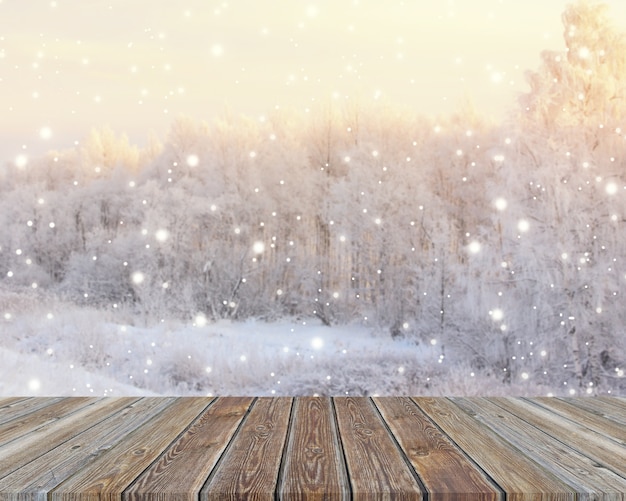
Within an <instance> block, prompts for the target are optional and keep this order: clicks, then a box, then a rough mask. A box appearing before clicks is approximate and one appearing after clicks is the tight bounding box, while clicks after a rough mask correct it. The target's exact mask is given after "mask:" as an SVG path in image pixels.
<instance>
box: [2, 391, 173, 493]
mask: <svg viewBox="0 0 626 501" xmlns="http://www.w3.org/2000/svg"><path fill="white" fill-rule="evenodd" d="M174 400H175V399H174V398H173V397H171V398H142V399H140V400H137V399H136V398H126V399H125V401H126V402H127V405H126V406H125V407H124V408H123V409H121V410H119V411H118V412H115V413H113V414H111V416H110V417H107V418H106V419H104V420H103V421H100V422H99V423H98V424H96V425H95V426H93V427H92V428H89V429H88V430H86V431H84V432H83V433H81V434H79V435H77V436H75V437H73V438H72V439H70V440H68V441H67V442H65V443H63V444H61V445H59V446H58V447H57V448H55V449H54V450H51V451H49V452H47V453H46V454H44V455H42V456H40V457H38V458H37V459H35V460H33V461H31V462H29V463H28V464H26V465H24V466H23V467H22V468H20V469H19V470H16V471H14V472H13V473H11V474H10V475H8V476H6V477H4V478H2V479H0V501H9V500H17V499H22V500H24V499H26V498H28V494H30V498H31V499H36V498H41V499H43V498H45V496H46V493H47V492H48V491H50V490H52V489H53V488H55V487H56V486H57V485H59V484H60V483H61V482H63V481H64V480H65V479H67V478H69V477H70V476H72V475H73V474H75V473H76V472H78V471H80V470H82V469H85V468H88V467H89V463H91V462H93V461H95V460H96V459H97V458H98V457H100V456H101V455H102V454H105V453H106V451H107V450H109V449H110V448H112V447H113V446H114V445H116V444H117V443H118V442H120V441H121V440H123V439H124V438H125V437H126V435H127V434H128V433H130V432H132V431H133V430H134V429H136V428H137V427H139V426H141V425H142V424H143V423H145V422H146V421H148V420H149V419H151V418H152V417H154V416H155V415H156V414H158V413H159V412H161V411H162V410H163V409H165V408H166V407H167V406H168V405H170V404H171V403H172V402H173V401H174ZM120 401H121V399H120Z"/></svg>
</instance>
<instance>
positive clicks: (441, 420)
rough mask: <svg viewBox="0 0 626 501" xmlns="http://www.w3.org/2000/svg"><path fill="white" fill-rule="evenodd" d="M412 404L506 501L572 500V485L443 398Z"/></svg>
mask: <svg viewBox="0 0 626 501" xmlns="http://www.w3.org/2000/svg"><path fill="white" fill-rule="evenodd" d="M413 400H414V401H415V403H417V405H418V406H419V408H420V409H422V410H423V411H424V412H425V413H426V415H427V416H428V417H430V418H431V419H432V420H433V421H434V422H435V423H436V424H437V426H438V427H439V428H441V429H442V430H443V431H444V433H446V434H447V435H448V436H449V437H450V438H451V439H452V440H454V442H456V443H457V444H458V445H459V446H460V447H461V449H463V451H464V452H465V453H466V454H467V455H468V456H469V457H471V458H472V459H473V460H474V461H475V462H476V463H478V465H479V466H480V467H481V468H482V469H483V470H484V471H485V472H486V473H487V474H488V475H489V476H490V477H491V478H492V479H493V480H494V481H495V482H496V483H497V484H498V485H499V486H500V488H501V489H503V490H504V491H505V492H506V499H507V501H518V500H519V501H548V500H561V501H575V499H576V493H575V490H574V489H573V488H572V486H570V485H568V484H567V483H565V482H563V481H562V480H560V479H559V478H557V477H556V476H555V475H554V474H553V473H551V472H549V471H546V470H545V469H544V468H542V467H541V466H540V465H539V464H538V463H537V462H535V461H533V460H532V459H530V458H528V457H527V456H525V455H524V454H523V453H522V452H521V451H520V450H519V449H518V448H517V447H515V446H514V445H513V444H511V443H510V442H508V441H506V440H505V439H504V438H502V437H501V436H500V435H498V434H496V433H495V432H494V431H493V430H490V429H489V428H488V427H486V426H485V425H483V424H482V423H480V422H478V421H477V420H476V419H474V418H472V417H471V416H469V415H468V414H467V413H465V412H463V410H461V409H460V408H459V407H458V406H456V405H454V403H452V402H451V401H449V400H448V399H445V398H429V397H416V398H413Z"/></svg>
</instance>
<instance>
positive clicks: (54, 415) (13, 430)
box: [0, 397, 98, 445]
mask: <svg viewBox="0 0 626 501" xmlns="http://www.w3.org/2000/svg"><path fill="white" fill-rule="evenodd" d="M46 400H47V399H46ZM97 400H98V399H97V398H91V397H79V398H71V399H70V398H63V399H50V400H48V402H46V403H48V405H44V406H40V407H39V408H37V409H34V410H33V409H30V411H29V412H28V413H25V414H21V413H20V414H18V416H17V417H16V418H14V419H11V420H9V421H5V422H4V423H3V424H2V428H0V445H2V444H5V443H7V442H10V441H11V440H14V439H15V438H18V437H20V436H23V435H24V434H26V433H29V432H30V431H32V430H36V429H37V428H41V427H43V426H45V425H47V424H49V423H53V422H54V421H58V420H59V419H62V418H63V417H64V416H66V415H68V414H72V413H73V412H76V411H77V410H78V409H80V408H81V407H85V406H86V405H89V404H93V403H95V402H96V401H97Z"/></svg>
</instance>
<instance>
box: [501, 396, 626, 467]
mask: <svg viewBox="0 0 626 501" xmlns="http://www.w3.org/2000/svg"><path fill="white" fill-rule="evenodd" d="M492 401H493V402H494V403H496V404H497V405H499V406H500V407H502V408H503V409H506V410H508V411H510V412H511V413H513V414H515V415H516V416H518V417H520V418H521V419H524V420H525V421H526V422H527V423H530V424H532V425H534V426H536V427H537V428H540V429H541V430H543V431H544V432H546V433H548V434H549V435H551V436H553V437H554V438H556V439H558V440H560V441H561V442H563V443H564V444H567V445H568V446H569V447H571V448H572V449H575V450H577V451H578V452H580V453H581V454H584V455H586V456H588V457H590V458H592V459H594V460H595V461H596V462H597V463H598V464H599V465H603V466H604V467H606V468H609V469H611V470H613V471H614V472H615V473H617V474H618V475H621V476H623V477H626V448H625V447H623V446H621V445H620V444H618V443H616V442H614V441H613V440H611V439H609V438H607V437H605V436H604V435H601V434H600V433H597V432H595V431H593V430H590V429H589V428H585V427H584V426H582V425H579V424H577V423H574V422H572V421H570V420H568V419H563V418H562V417H561V416H559V415H558V414H555V413H554V412H551V411H549V410H547V409H545V408H544V407H541V406H538V405H536V404H534V403H532V402H531V401H529V400H524V399H513V398H501V397H500V398H493V399H492Z"/></svg>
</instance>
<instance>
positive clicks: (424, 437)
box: [374, 398, 504, 501]
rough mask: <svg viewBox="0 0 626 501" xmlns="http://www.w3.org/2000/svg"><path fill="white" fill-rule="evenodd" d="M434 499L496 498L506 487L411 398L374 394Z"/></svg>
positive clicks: (375, 401)
mask: <svg viewBox="0 0 626 501" xmlns="http://www.w3.org/2000/svg"><path fill="white" fill-rule="evenodd" d="M374 403H375V404H376V406H377V407H378V409H379V411H380V413H381V414H382V416H383V418H384V420H385V421H386V422H387V425H388V426H389V428H390V429H391V431H392V433H393V434H394V436H395V437H396V440H397V441H398V443H399V444H400V446H401V447H402V449H403V450H404V452H405V454H406V456H407V457H408V459H409V461H410V462H411V464H412V465H413V467H414V468H415V471H416V472H417V474H418V475H419V477H420V479H421V481H422V483H423V484H424V486H425V487H426V489H427V491H428V498H429V499H430V500H433V501H466V500H472V501H478V500H481V501H496V500H502V499H503V498H504V496H503V493H502V491H501V490H500V489H499V488H498V487H497V486H496V485H495V484H494V483H493V482H492V481H491V480H490V479H489V478H488V477H487V475H485V473H484V472H483V471H482V470H480V469H479V468H478V467H477V466H476V465H475V464H474V463H473V462H471V461H470V460H469V459H468V457H467V456H466V455H465V454H464V453H463V452H462V451H460V450H459V448H458V447H457V446H456V445H455V444H454V443H452V442H451V441H450V439H449V438H448V437H446V436H445V435H444V434H443V433H442V432H441V431H440V430H439V428H437V427H436V426H435V425H434V424H433V422H432V421H431V420H430V419H428V418H427V417H426V415H425V414H424V413H423V412H422V411H420V410H419V409H418V408H417V407H416V406H415V403H414V402H413V401H412V400H410V399H409V398H374Z"/></svg>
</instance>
